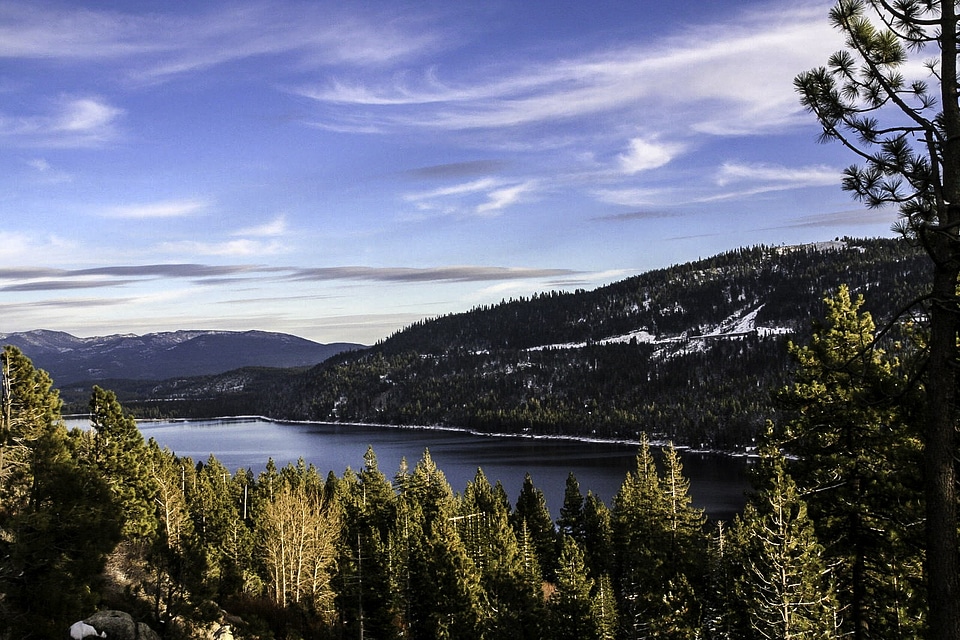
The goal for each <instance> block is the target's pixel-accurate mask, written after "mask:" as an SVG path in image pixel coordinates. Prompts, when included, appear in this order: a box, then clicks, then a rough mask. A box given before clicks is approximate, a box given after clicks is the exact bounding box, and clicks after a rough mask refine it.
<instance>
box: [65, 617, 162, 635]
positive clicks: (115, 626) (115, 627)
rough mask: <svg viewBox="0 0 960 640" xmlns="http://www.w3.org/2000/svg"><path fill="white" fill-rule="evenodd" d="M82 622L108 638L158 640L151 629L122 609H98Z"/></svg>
mask: <svg viewBox="0 0 960 640" xmlns="http://www.w3.org/2000/svg"><path fill="white" fill-rule="evenodd" d="M83 622H84V623H86V624H87V625H89V626H91V627H93V628H94V629H96V631H97V632H98V633H99V634H101V635H100V636H99V637H101V638H109V640H160V636H158V635H157V634H156V632H154V630H153V629H151V628H150V627H148V626H147V625H145V624H144V623H142V622H136V621H135V620H134V619H133V617H132V616H131V615H130V614H129V613H125V612H123V611H109V610H108V611H98V612H97V613H95V614H93V615H92V616H90V617H89V618H87V619H86V620H84V621H83ZM72 629H73V627H71V630H72ZM104 634H105V635H104Z"/></svg>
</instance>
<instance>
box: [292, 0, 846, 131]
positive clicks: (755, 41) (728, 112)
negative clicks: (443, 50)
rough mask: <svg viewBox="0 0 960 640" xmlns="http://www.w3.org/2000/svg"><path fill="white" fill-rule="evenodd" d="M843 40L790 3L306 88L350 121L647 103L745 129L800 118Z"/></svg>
mask: <svg viewBox="0 0 960 640" xmlns="http://www.w3.org/2000/svg"><path fill="white" fill-rule="evenodd" d="M839 44H840V41H839V37H838V36H836V34H834V33H833V32H832V31H831V29H830V27H829V25H828V24H827V23H826V21H825V20H824V19H823V7H821V6H819V5H811V6H809V7H802V6H801V7H795V8H786V9H784V8H779V9H778V20H777V21H776V22H774V21H771V19H770V14H769V12H767V11H757V12H756V13H748V14H741V15H735V16H731V19H730V21H729V22H728V23H724V24H709V25H702V26H694V27H690V28H688V29H686V30H685V31H683V32H682V33H677V34H674V35H672V36H670V37H666V38H664V39H662V40H660V41H659V42H653V43H650V44H645V45H640V46H629V47H620V48H615V49H609V50H599V51H595V52H592V53H587V54H584V55H582V56H580V57H578V58H558V59H556V60H554V61H552V62H549V61H548V62H543V61H538V62H535V63H529V64H524V63H523V61H522V60H519V61H512V62H509V63H505V64H500V65H497V66H496V67H490V68H470V69H459V70H451V71H448V72H447V76H448V77H447V78H446V79H445V78H443V77H441V75H440V71H439V70H437V69H436V68H433V67H431V68H428V69H427V70H426V71H424V72H422V73H421V74H419V75H417V74H414V73H404V74H402V75H394V76H391V77H389V78H385V79H384V81H383V82H382V83H380V84H376V83H373V82H370V81H361V80H359V79H353V80H347V79H343V78H341V79H338V80H336V81H333V82H330V83H328V84H326V85H320V86H312V87H301V88H300V89H299V90H298V92H299V93H300V94H301V95H304V96H307V97H309V98H311V99H313V100H316V101H317V102H319V103H323V104H325V105H327V107H328V109H327V110H326V113H327V114H328V119H330V118H332V119H333V121H335V120H336V119H337V118H339V117H341V116H342V117H344V121H345V122H347V121H349V120H350V119H351V118H353V117H356V116H357V110H358V109H359V110H360V111H361V113H362V116H363V119H364V120H366V121H367V123H368V124H371V123H376V125H377V126H378V127H379V128H380V129H381V130H389V129H398V128H407V127H415V128H427V129H447V130H465V129H492V128H503V127H518V126H527V125H535V124H540V123H544V122H554V123H557V122H562V121H570V120H574V119H579V118H583V117H587V116H596V115H597V114H603V113H620V114H622V115H623V116H624V117H626V118H629V117H630V115H631V114H639V113H640V112H641V110H642V111H643V113H644V115H645V117H646V119H647V122H648V124H649V126H650V127H651V128H652V129H662V128H663V127H667V128H669V129H671V130H676V131H683V132H686V133H687V134H693V133H700V134H710V135H729V134H744V133H751V132H759V131H765V130H770V129H775V128H780V127H783V126H787V125H790V124H795V123H796V122H797V120H798V118H799V116H800V114H801V113H802V110H801V109H800V108H799V106H798V104H797V100H796V97H795V94H794V90H793V87H792V84H791V80H792V78H793V76H794V75H795V74H796V73H797V72H798V71H801V70H803V69H805V68H809V67H811V66H814V65H817V64H821V63H822V60H823V59H824V58H825V57H826V56H827V55H829V54H830V53H832V51H833V50H834V49H836V48H837V47H838V45H839ZM454 74H455V75H456V80H454V79H453V77H454ZM412 105H416V106H417V107H419V108H418V109H416V110H411V109H409V107H410V106H412ZM704 105H709V106H710V107H711V108H709V109H704ZM337 107H340V108H342V109H343V111H342V112H338V110H337ZM705 114H706V115H705Z"/></svg>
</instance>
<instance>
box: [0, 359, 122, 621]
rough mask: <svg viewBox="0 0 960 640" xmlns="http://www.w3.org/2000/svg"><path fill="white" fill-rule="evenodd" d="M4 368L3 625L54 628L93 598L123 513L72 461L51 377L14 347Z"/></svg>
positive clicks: (0, 460)
mask: <svg viewBox="0 0 960 640" xmlns="http://www.w3.org/2000/svg"><path fill="white" fill-rule="evenodd" d="M0 377H2V392H0V404H2V415H0V634H2V633H3V632H8V633H12V634H13V637H17V638H31V637H36V638H47V637H53V636H55V635H58V634H59V633H62V629H64V628H66V627H67V626H69V625H70V624H71V623H72V622H73V621H75V620H76V619H77V617H78V616H79V615H80V614H81V612H83V611H86V610H89V608H90V607H91V606H93V605H95V604H96V602H97V600H98V597H99V594H98V591H97V584H96V583H97V576H98V574H99V572H100V571H101V570H102V569H103V565H104V562H105V559H106V555H107V554H108V553H109V552H110V551H112V550H113V548H114V546H115V545H116V544H117V542H119V540H120V528H121V523H122V516H121V512H120V507H119V504H118V503H117V501H116V500H115V499H114V496H113V494H112V493H111V491H110V489H109V487H108V486H107V484H106V482H105V481H104V479H103V478H102V477H101V475H100V474H98V473H96V472H95V471H94V470H92V469H90V468H89V467H87V466H84V465H79V464H78V463H77V459H76V457H75V456H74V454H73V451H72V450H71V447H70V446H69V444H70V443H69V441H68V437H67V431H66V429H65V428H64V426H63V422H62V421H61V419H60V402H59V398H58V397H57V392H56V391H55V390H54V389H53V388H52V381H51V380H50V377H49V376H47V374H46V373H45V372H43V371H40V370H37V369H34V367H33V365H32V363H31V362H30V360H29V359H28V358H26V357H25V356H24V355H23V354H22V353H21V352H20V351H19V350H17V349H15V348H12V347H7V348H5V349H4V350H3V352H2V354H0Z"/></svg>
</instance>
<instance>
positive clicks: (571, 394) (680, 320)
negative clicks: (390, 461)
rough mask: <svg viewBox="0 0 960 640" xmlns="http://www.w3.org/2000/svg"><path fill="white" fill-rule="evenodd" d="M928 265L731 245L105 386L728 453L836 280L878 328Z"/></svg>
mask: <svg viewBox="0 0 960 640" xmlns="http://www.w3.org/2000/svg"><path fill="white" fill-rule="evenodd" d="M930 269H931V266H930V264H929V260H928V259H927V258H926V256H925V255H924V254H923V252H922V250H920V249H918V248H917V247H914V246H911V245H910V244H909V243H907V242H905V241H902V240H893V239H844V240H837V241H834V242H827V243H818V244H813V245H804V246H795V247H769V246H758V247H751V248H744V249H738V250H735V251H730V252H727V253H724V254H721V255H718V256H714V257H710V258H705V259H702V260H698V261H695V262H690V263H686V264H681V265H675V266H672V267H668V268H665V269H658V270H655V271H650V272H647V273H644V274H641V275H638V276H634V277H632V278H627V279H625V280H622V281H619V282H615V283H613V284H610V285H607V286H604V287H600V288H598V289H594V290H591V291H576V292H571V293H564V292H547V293H542V294H538V295H536V296H533V297H532V298H523V299H512V300H504V301H502V302H501V303H499V304H496V305H487V306H483V307H478V308H475V309H473V310H470V311H467V312H464V313H456V314H451V315H446V316H442V317H438V318H433V319H425V320H423V321H420V322H417V323H415V324H413V325H411V326H409V327H407V328H406V329H404V330H402V331H399V332H397V333H396V334H394V335H393V336H390V337H389V338H387V339H385V340H383V341H382V342H380V343H378V344H376V345H374V346H372V347H370V348H369V349H365V350H362V351H353V352H344V353H339V354H337V355H335V356H333V357H331V358H329V359H327V360H324V361H323V362H322V363H320V364H318V365H317V366H315V367H312V368H309V369H306V370H280V369H264V368H256V369H254V368H249V367H248V368H245V369H240V370H236V371H230V372H227V373H221V374H217V375H209V376H204V377H198V378H177V379H172V380H164V381H163V382H159V383H155V384H154V383H150V384H139V385H138V384H120V383H119V382H118V383H117V384H114V385H112V386H113V387H116V388H117V391H118V394H119V395H121V400H122V401H123V402H124V406H126V407H128V408H130V409H132V410H134V411H135V412H136V413H137V414H138V415H140V416H149V417H161V416H164V417H212V416H223V415H241V414H251V413H255V414H259V415H265V416H270V417H274V418H278V419H291V420H318V421H340V422H369V423H387V424H405V425H445V426H454V427H462V428H467V429H473V430H476V431H483V432H493V433H526V434H544V435H577V436H584V435H588V436H595V437H603V438H635V437H637V434H638V433H639V432H641V431H644V432H646V433H648V434H650V435H651V437H657V438H665V439H671V440H673V441H674V442H676V443H677V444H688V445H694V446H705V447H716V448H721V449H735V448H737V447H740V446H743V445H746V444H749V443H750V442H751V441H752V439H753V438H755V437H756V436H757V434H758V433H759V432H760V430H761V429H762V428H763V424H764V423H765V421H766V420H768V419H775V418H776V417H777V411H778V408H777V406H776V403H775V401H774V392H775V390H777V389H779V388H781V387H782V386H783V385H785V384H786V383H787V382H788V381H789V375H790V368H791V366H792V363H791V361H790V358H789V356H788V354H787V341H788V340H794V341H798V342H804V341H806V340H808V339H809V336H810V332H811V328H812V325H813V322H814V321H815V320H816V319H818V318H821V317H823V315H824V312H825V308H824V304H823V298H824V297H825V296H827V295H831V294H833V293H835V292H836V290H837V288H838V287H839V285H841V284H846V285H847V286H848V287H849V288H850V290H851V291H852V292H853V293H854V294H855V295H856V294H862V295H863V296H864V297H865V299H866V303H865V306H864V309H865V310H869V311H870V312H871V313H872V314H873V316H874V318H875V319H876V321H877V323H878V325H880V324H882V323H884V322H886V321H888V320H890V319H891V318H893V317H894V316H895V315H896V314H897V313H898V312H899V311H900V310H901V308H902V307H903V305H904V304H905V303H906V302H908V301H910V300H914V299H916V298H917V297H918V296H919V295H920V294H921V293H922V291H923V288H924V286H925V285H926V283H928V282H929V281H930V277H929V271H930ZM915 311H917V312H918V313H917V315H916V316H915V318H917V319H919V320H922V319H923V309H922V308H918V309H916V310H915ZM28 355H29V354H28ZM258 364H264V362H263V360H262V359H261V360H260V361H259V362H258ZM158 373H159V370H153V372H152V373H151V374H150V375H151V377H152V378H154V379H160V378H161V376H160V375H158ZM121 392H122V393H121ZM86 393H87V394H89V390H87V391H86Z"/></svg>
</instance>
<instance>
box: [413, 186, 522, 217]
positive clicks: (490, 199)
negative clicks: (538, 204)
mask: <svg viewBox="0 0 960 640" xmlns="http://www.w3.org/2000/svg"><path fill="white" fill-rule="evenodd" d="M536 189H537V182H536V181H535V180H524V181H520V182H518V181H516V180H505V179H501V178H489V177H488V178H480V179H477V180H471V181H469V182H460V183H457V184H453V185H448V186H445V187H438V188H436V189H431V190H429V191H420V192H416V193H408V194H406V195H405V196H404V197H403V199H404V200H406V201H407V202H409V203H412V204H413V205H415V206H416V207H417V209H418V210H420V211H423V212H434V213H440V214H442V215H450V214H461V215H464V214H467V215H469V214H477V215H491V214H494V213H497V212H499V211H501V210H503V209H505V208H506V207H509V206H510V205H513V204H516V203H517V202H519V201H520V200H522V199H523V198H524V196H526V195H528V194H531V193H533V192H535V191H536Z"/></svg>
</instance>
